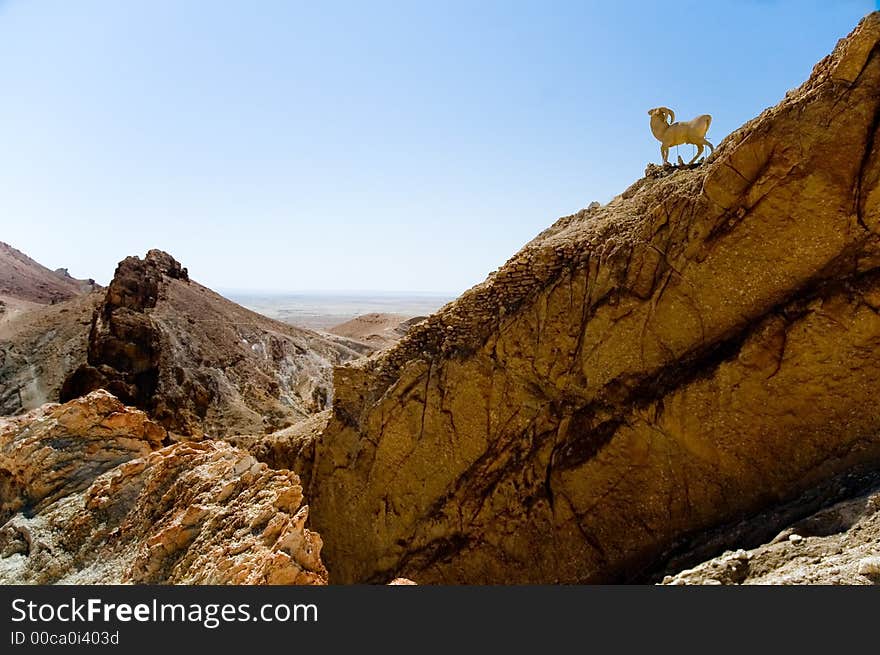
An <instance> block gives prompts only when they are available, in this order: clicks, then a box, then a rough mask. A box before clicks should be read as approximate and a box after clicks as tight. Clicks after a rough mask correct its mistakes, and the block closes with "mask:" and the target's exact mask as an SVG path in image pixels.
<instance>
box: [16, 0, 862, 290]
mask: <svg viewBox="0 0 880 655" xmlns="http://www.w3.org/2000/svg"><path fill="white" fill-rule="evenodd" d="M874 4H875V3H874V2H872V1H871V0H866V1H863V2H859V1H855V0H853V1H851V2H848V1H844V0H835V1H833V2H832V1H827V0H826V1H815V2H811V1H800V2H770V1H757V0H753V1H740V2H708V1H705V0H704V1H702V2H680V1H678V2H664V1H655V2H645V3H642V2H601V3H600V2H587V1H581V2H562V1H555V2H554V1H547V0H545V1H543V2H541V1H535V2H516V1H512V0H508V1H498V2H494V1H491V0H489V1H477V0H471V1H469V2H456V1H451V2H427V1H426V2H400V1H398V2H383V1H381V0H371V1H370V2H320V3H316V2H294V1H285V2H282V1H277V2H275V1H268V0H264V1H262V2H216V1H212V2H207V1H205V2H202V1H198V2H197V1H186V0H150V1H149V2H147V1H141V0H126V1H125V2H116V1H113V0H104V1H101V0H80V1H78V2H70V1H65V0H59V1H49V0H7V1H5V2H4V1H2V0H0V240H3V241H7V242H9V243H11V244H12V245H14V246H16V247H17V248H19V249H21V250H23V251H24V252H26V253H28V254H29V255H31V256H32V257H34V258H35V259H37V260H38V261H40V262H41V263H44V264H46V265H47V266H50V267H53V268H54V267H59V266H66V267H69V268H70V270H71V273H73V274H74V275H77V276H80V277H95V278H97V279H98V280H99V281H101V282H106V281H108V279H109V278H110V277H111V276H112V273H113V269H114V267H115V265H116V263H117V262H118V261H119V260H120V259H122V258H123V257H125V256H127V255H130V254H138V255H143V254H144V253H145V252H146V251H147V250H148V249H149V248H154V247H156V248H162V249H164V250H167V251H169V252H170V253H172V254H173V255H174V256H175V257H177V258H178V259H179V260H181V261H182V262H183V263H184V265H186V266H188V267H189V269H190V274H191V275H192V277H193V278H195V279H197V280H199V281H200V282H203V283H205V284H207V285H209V286H211V287H214V288H222V289H265V290H272V289H276V290H288V291H291V290H359V289H360V290H388V291H434V292H446V293H458V292H461V291H463V290H464V289H466V288H468V287H470V286H472V285H473V284H476V283H478V282H480V281H481V280H483V279H484V278H485V276H486V275H487V274H488V273H489V272H490V271H491V270H493V269H494V268H496V267H498V266H499V265H501V264H502V263H503V262H504V261H505V260H506V259H507V258H508V257H509V256H511V255H512V254H513V253H514V252H515V251H516V250H517V249H519V247H520V246H522V244H523V243H525V242H526V241H528V240H529V239H531V238H532V237H533V236H534V235H535V234H536V233H538V232H539V231H541V230H542V229H544V228H545V227H546V226H548V225H549V224H550V223H551V222H552V221H553V220H555V219H556V218H557V217H559V216H562V215H566V214H569V213H572V212H574V211H577V210H578V209H580V208H582V207H584V206H586V205H587V204H589V203H590V202H591V201H592V200H599V201H602V202H605V201H608V200H610V199H611V198H612V197H613V196H615V195H616V194H618V193H620V192H621V191H622V190H623V189H624V188H626V187H627V186H628V185H629V184H630V183H631V182H632V181H633V180H635V179H636V178H638V177H640V176H641V175H642V173H643V171H644V168H645V164H646V163H647V162H648V161H658V160H659V149H658V144H657V142H656V141H655V140H654V139H653V137H652V136H651V134H650V131H649V129H648V116H647V114H646V110H647V109H648V108H649V107H653V106H656V105H661V104H662V105H667V106H670V107H672V108H673V109H675V111H676V113H677V115H678V117H680V118H681V119H687V118H690V117H691V116H692V115H696V114H699V113H706V112H708V113H711V114H713V116H714V121H713V123H712V127H711V128H710V130H709V134H708V138H709V139H710V140H711V141H712V142H713V143H716V144H717V143H718V142H719V141H721V139H722V138H723V137H724V136H726V135H727V134H728V133H729V132H730V131H732V130H733V129H735V128H736V127H738V126H739V125H740V124H742V123H743V122H744V121H746V120H748V119H749V118H751V117H753V116H755V115H756V114H758V113H759V112H761V111H762V110H763V109H764V108H766V107H768V106H770V105H773V104H775V103H776V102H778V100H779V99H780V98H782V97H783V96H784V94H785V92H786V91H787V90H788V89H790V88H793V87H795V86H797V85H799V84H800V83H801V82H802V81H803V80H804V79H806V78H807V77H808V76H809V73H810V70H811V69H812V66H813V65H814V64H815V63H816V62H817V61H818V60H819V59H821V58H822V57H823V56H824V55H826V54H827V53H828V52H830V50H831V49H832V48H833V46H834V44H835V43H836V42H837V40H838V39H839V38H841V37H843V36H845V35H846V34H847V33H848V32H849V31H850V30H851V29H852V28H853V27H854V26H855V25H856V23H857V22H858V20H859V18H861V17H862V16H863V15H864V14H865V13H867V12H868V11H870V10H871V9H873V8H874ZM688 152H689V151H688ZM682 154H686V153H684V152H683V153H682Z"/></svg>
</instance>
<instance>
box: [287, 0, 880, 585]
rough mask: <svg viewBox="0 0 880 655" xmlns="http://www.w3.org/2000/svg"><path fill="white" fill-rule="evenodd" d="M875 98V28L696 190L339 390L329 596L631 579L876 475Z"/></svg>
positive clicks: (658, 184) (453, 317)
mask: <svg viewBox="0 0 880 655" xmlns="http://www.w3.org/2000/svg"><path fill="white" fill-rule="evenodd" d="M878 88H880V18H878V14H877V13H875V14H872V15H870V16H868V17H867V18H866V19H864V20H863V21H862V23H861V24H860V25H859V26H858V27H857V28H856V30H854V32H853V33H852V34H851V35H850V36H849V37H847V38H846V39H843V40H841V42H840V43H839V44H838V46H837V48H836V49H835V51H834V52H833V53H832V54H831V55H830V56H829V57H827V58H825V59H824V60H822V61H821V62H819V64H817V65H816V67H815V68H814V70H813V73H812V75H811V76H810V78H809V80H807V81H806V82H805V83H804V84H803V85H802V86H801V87H800V88H799V89H797V90H796V91H794V92H791V93H789V94H787V96H786V97H785V99H784V100H782V102H780V104H778V105H777V106H775V107H773V108H770V109H768V110H766V111H765V112H764V113H762V114H761V115H760V116H758V117H757V118H755V119H753V120H752V121H750V122H749V123H747V124H746V125H744V126H743V127H742V128H740V129H739V130H737V131H736V132H734V133H733V134H731V135H730V136H729V137H727V138H726V139H725V140H724V141H723V142H722V143H721V144H720V145H719V147H718V149H717V150H716V152H715V153H714V154H713V155H712V156H711V157H710V158H709V159H708V161H707V162H706V163H705V164H703V165H702V166H699V167H695V168H685V169H676V170H671V171H664V170H660V171H657V170H654V171H653V172H652V174H650V175H648V176H646V177H645V178H643V179H642V180H639V181H638V182H636V183H635V184H634V185H633V186H632V187H630V188H629V189H628V190H627V191H626V192H624V193H623V194H622V195H621V196H619V197H618V198H616V199H615V200H614V201H612V202H611V203H609V204H608V205H605V206H602V207H595V206H594V207H592V208H591V209H588V210H584V211H581V212H579V213H577V214H575V215H572V216H568V217H565V218H562V219H560V220H558V221H557V222H556V223H555V224H554V225H553V226H552V227H550V228H549V229H547V230H546V231H544V232H543V233H542V234H540V235H538V237H536V238H535V239H534V240H533V241H532V242H530V243H529V244H527V245H526V246H525V247H524V248H523V249H522V250H521V251H520V252H519V253H517V254H516V255H515V256H514V257H513V258H511V259H510V260H509V261H508V262H507V263H506V264H505V265H504V266H503V267H501V268H500V269H499V270H498V271H497V272H495V273H493V274H492V275H491V276H490V277H489V278H488V279H487V280H486V281H485V282H484V283H482V284H481V285H479V286H477V287H475V288H473V289H471V290H470V291H468V292H467V293H465V294H464V295H463V296H462V297H461V298H459V299H458V300H457V301H455V302H453V303H451V304H449V305H447V306H446V307H445V308H443V309H442V310H441V311H439V312H438V313H437V314H435V315H433V316H431V317H430V318H428V320H426V321H425V322H423V323H421V324H419V325H416V326H414V327H413V328H412V330H411V331H410V332H409V333H408V334H407V336H406V337H404V338H403V340H402V341H401V342H400V343H398V344H397V345H396V346H393V347H391V348H390V349H389V350H387V351H385V352H382V353H380V354H378V355H376V356H373V357H371V358H369V359H367V360H362V361H360V362H355V363H353V364H349V365H346V366H341V367H337V368H336V369H335V373H334V386H335V401H334V404H333V409H332V415H331V416H330V417H329V421H328V423H327V426H326V427H325V428H324V429H323V431H322V434H321V435H320V437H319V438H317V439H316V440H314V443H313V446H310V447H313V452H312V455H311V457H312V465H311V475H310V483H309V488H308V493H307V495H308V497H309V502H310V505H311V507H312V520H313V525H314V526H315V528H316V529H317V530H319V531H320V533H321V534H322V536H323V537H324V539H325V541H326V544H327V545H326V548H325V551H324V557H325V561H326V562H327V565H328V567H329V569H330V570H331V572H332V581H333V582H340V583H344V582H356V581H376V582H387V581H390V580H392V579H394V578H395V577H398V576H400V577H407V578H412V579H414V580H417V581H418V582H419V583H420V584H425V583H442V582H450V583H463V582H468V583H530V582H537V583H553V582H613V581H624V580H633V579H639V576H641V575H642V574H643V573H644V572H645V571H647V570H649V569H651V567H655V566H656V565H657V563H658V561H659V560H660V559H662V556H663V554H664V553H666V552H667V551H668V550H669V549H670V548H672V547H673V546H674V545H675V544H676V543H678V542H679V540H681V539H683V538H686V537H687V536H689V535H693V534H697V533H699V532H700V531H704V530H706V529H708V528H712V527H713V526H717V525H719V524H721V523H725V522H729V521H736V520H740V519H743V518H745V517H748V516H750V515H752V514H754V513H756V512H759V511H760V510H762V509H763V508H766V507H768V506H771V505H773V504H774V503H779V502H783V501H785V500H787V499H790V498H791V497H793V496H795V495H797V494H799V493H801V492H802V491H804V490H805V489H808V488H810V487H811V485H814V484H816V483H817V482H819V481H822V480H826V479H828V478H830V477H831V476H834V475H836V474H838V473H840V472H843V471H847V470H849V469H850V468H852V467H854V466H857V465H877V464H878V463H880V404H878V403H877V402H876V399H877V389H878V388H880V186H878V179H880V136H878V126H880V94H878V93H877V89H878ZM298 452H301V451H298Z"/></svg>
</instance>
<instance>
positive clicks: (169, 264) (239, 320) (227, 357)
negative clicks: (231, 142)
mask: <svg viewBox="0 0 880 655" xmlns="http://www.w3.org/2000/svg"><path fill="white" fill-rule="evenodd" d="M358 356H359V353H357V352H355V351H353V350H351V349H349V348H347V347H345V346H343V345H340V344H339V343H335V342H333V341H332V340H330V339H325V338H323V337H321V336H319V335H318V334H316V333H313V332H309V331H307V330H300V329H298V328H294V327H292V326H290V325H286V324H284V323H280V322H277V321H274V320H272V319H269V318H266V317H264V316H260V315H259V314H255V313H253V312H251V311H249V310H246V309H244V308H243V307H240V306H238V305H236V304H235V303H232V302H230V301H228V300H226V299H225V298H222V297H221V296H219V295H217V294H216V293H214V292H212V291H211V290H209V289H207V288H205V287H203V286H201V285H199V284H197V283H195V282H193V281H191V280H190V279H189V275H188V272H187V270H186V269H185V268H183V267H182V266H181V265H180V263H178V262H177V261H176V260H175V259H174V258H173V257H171V256H170V255H168V254H167V253H164V252H161V251H158V250H151V251H150V252H148V253H147V256H146V257H145V258H144V259H143V260H141V259H139V258H137V257H128V258H126V259H124V260H123V261H122V262H120V264H119V266H118V267H117V269H116V273H115V275H114V277H113V281H112V282H111V283H110V285H109V286H108V287H107V293H106V297H105V299H104V302H103V303H102V304H101V306H100V307H99V308H98V310H97V311H96V312H95V315H94V319H93V322H92V327H91V331H90V334H89V340H88V357H87V362H85V363H83V364H82V365H81V366H79V367H78V368H77V369H76V370H75V371H74V372H73V373H72V374H71V375H70V376H69V377H68V378H67V379H66V380H65V383H64V385H63V387H62V389H61V400H62V401H65V400H69V399H71V398H76V397H78V396H81V395H83V394H85V393H88V392H90V391H92V390H94V389H99V388H103V389H107V390H109V391H111V392H112V393H113V394H114V395H116V396H118V397H119V398H120V399H121V400H123V401H124V402H126V403H129V404H132V405H135V406H137V407H139V408H141V409H144V410H146V411H147V412H148V413H149V414H150V415H151V416H152V417H153V418H154V419H155V420H157V421H158V422H159V423H161V424H162V425H163V426H165V427H166V428H168V429H169V430H171V431H172V432H174V433H175V434H179V435H183V436H187V437H200V436H202V435H204V434H210V435H211V436H220V437H223V436H227V435H233V434H242V433H245V434H253V433H257V434H261V433H264V432H271V431H274V430H278V429H281V428H284V427H287V426H289V425H291V424H293V423H295V422H296V421H298V420H299V419H302V418H304V417H306V416H308V415H310V414H312V413H313V412H316V411H321V410H322V409H324V408H325V407H327V406H328V404H329V403H330V401H331V399H332V384H331V367H332V365H333V364H336V363H340V362H343V361H346V360H349V359H353V358H356V357H358Z"/></svg>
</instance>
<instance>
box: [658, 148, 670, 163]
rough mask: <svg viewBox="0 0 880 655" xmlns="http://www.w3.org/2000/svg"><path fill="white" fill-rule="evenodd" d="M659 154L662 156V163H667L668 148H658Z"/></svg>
mask: <svg viewBox="0 0 880 655" xmlns="http://www.w3.org/2000/svg"><path fill="white" fill-rule="evenodd" d="M660 154H661V155H663V163H664V164H668V163H669V146H660Z"/></svg>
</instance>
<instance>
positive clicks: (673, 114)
mask: <svg viewBox="0 0 880 655" xmlns="http://www.w3.org/2000/svg"><path fill="white" fill-rule="evenodd" d="M660 109H662V110H663V111H665V112H666V113H667V114H669V122H670V123H674V122H675V112H674V111H672V110H671V109H670V108H669V107H660Z"/></svg>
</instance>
